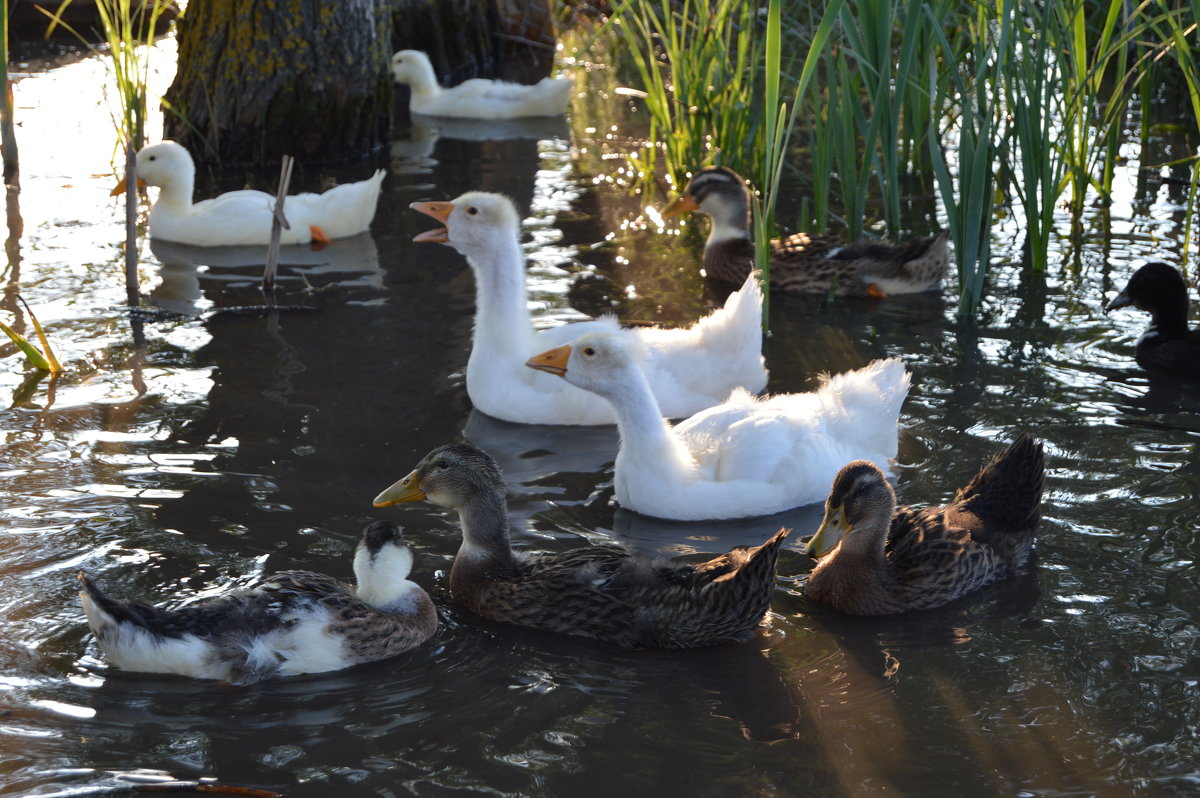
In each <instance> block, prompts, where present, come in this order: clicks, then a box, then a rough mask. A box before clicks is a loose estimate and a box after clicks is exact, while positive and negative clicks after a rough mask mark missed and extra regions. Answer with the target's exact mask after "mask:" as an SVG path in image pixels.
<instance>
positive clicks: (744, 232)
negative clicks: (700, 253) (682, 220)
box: [703, 192, 750, 246]
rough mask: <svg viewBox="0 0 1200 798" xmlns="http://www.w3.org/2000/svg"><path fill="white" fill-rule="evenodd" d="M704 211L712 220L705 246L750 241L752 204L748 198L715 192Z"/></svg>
mask: <svg viewBox="0 0 1200 798" xmlns="http://www.w3.org/2000/svg"><path fill="white" fill-rule="evenodd" d="M703 210H704V212H705V213H707V214H708V216H709V219H711V220H712V228H711V229H710V230H709V231H708V240H707V241H706V242H705V246H711V245H713V244H716V243H718V242H722V241H749V240H750V204H749V201H748V199H747V198H746V197H744V196H742V197H735V196H731V195H727V194H724V193H722V194H720V195H718V194H716V193H715V192H714V193H713V194H712V195H711V199H710V200H709V201H708V202H706V203H705V207H704V209H703Z"/></svg>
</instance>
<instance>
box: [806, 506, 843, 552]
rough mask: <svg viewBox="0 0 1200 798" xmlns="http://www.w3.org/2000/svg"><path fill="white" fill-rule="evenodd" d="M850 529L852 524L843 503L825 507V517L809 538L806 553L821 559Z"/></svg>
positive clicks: (835, 546)
mask: <svg viewBox="0 0 1200 798" xmlns="http://www.w3.org/2000/svg"><path fill="white" fill-rule="evenodd" d="M849 531H850V524H849V523H848V522H847V521H846V508H845V507H844V506H841V505H839V506H837V507H828V508H826V509H825V518H824V519H822V521H821V527H820V529H818V530H817V534H815V535H813V536H812V538H811V539H809V541H808V547H807V548H806V549H805V550H804V553H805V554H807V555H808V556H809V557H812V558H813V559H820V558H821V557H824V556H825V555H826V554H828V553H829V552H831V551H833V550H834V549H835V548H837V545H838V544H839V543H841V542H842V538H844V537H845V536H846V533H847V532H849Z"/></svg>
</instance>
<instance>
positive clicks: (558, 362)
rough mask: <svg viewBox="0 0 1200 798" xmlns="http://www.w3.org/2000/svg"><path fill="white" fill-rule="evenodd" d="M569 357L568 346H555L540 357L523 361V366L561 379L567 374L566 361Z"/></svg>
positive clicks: (569, 348) (569, 350)
mask: <svg viewBox="0 0 1200 798" xmlns="http://www.w3.org/2000/svg"><path fill="white" fill-rule="evenodd" d="M570 357H571V347H570V346H556V347H555V348H553V349H547V350H546V351H545V352H542V353H541V354H540V355H534V356H533V357H531V358H529V359H528V360H526V361H525V365H526V366H529V368H531V369H537V370H538V371H545V372H548V373H550V374H554V375H556V376H559V377H562V376H563V375H565V374H566V373H567V360H568V359H569V358H570Z"/></svg>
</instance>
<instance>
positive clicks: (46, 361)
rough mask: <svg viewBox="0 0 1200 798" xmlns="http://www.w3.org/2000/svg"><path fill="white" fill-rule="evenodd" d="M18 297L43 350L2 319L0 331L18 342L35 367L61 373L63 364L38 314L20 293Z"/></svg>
mask: <svg viewBox="0 0 1200 798" xmlns="http://www.w3.org/2000/svg"><path fill="white" fill-rule="evenodd" d="M17 299H18V300H20V302H21V305H22V306H23V307H24V308H25V312H26V313H28V314H29V321H30V322H31V323H32V324H33V329H34V331H35V332H36V333H37V337H38V341H40V342H41V344H42V351H38V348H37V347H36V346H34V345H33V344H32V343H31V342H30V341H29V339H28V338H26V337H25V336H24V335H21V333H19V332H17V331H16V330H15V329H13V328H12V327H11V326H9V325H7V324H5V323H4V322H2V321H0V331H3V332H4V334H5V335H7V336H8V337H9V338H10V339H11V340H12V342H13V343H14V344H16V346H17V348H18V349H20V350H21V352H22V354H24V355H25V360H27V361H28V362H29V365H31V366H33V367H34V368H35V369H40V370H42V371H48V372H50V373H51V374H58V373H60V372H61V371H62V364H61V363H59V362H58V358H56V357H55V356H54V349H53V348H51V346H50V341H49V339H48V338H46V331H45V330H43V329H42V325H41V324H39V323H38V320H37V316H35V315H33V311H32V310H30V309H29V305H28V304H26V302H25V300H24V298H22V297H21V295H20V294H17Z"/></svg>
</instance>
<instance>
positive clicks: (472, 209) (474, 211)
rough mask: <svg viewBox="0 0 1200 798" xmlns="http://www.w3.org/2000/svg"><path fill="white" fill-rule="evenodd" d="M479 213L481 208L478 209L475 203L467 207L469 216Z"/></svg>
mask: <svg viewBox="0 0 1200 798" xmlns="http://www.w3.org/2000/svg"><path fill="white" fill-rule="evenodd" d="M477 213H479V209H478V208H476V207H475V206H474V205H471V206H469V207H468V208H467V215H468V216H474V215H475V214H477Z"/></svg>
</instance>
